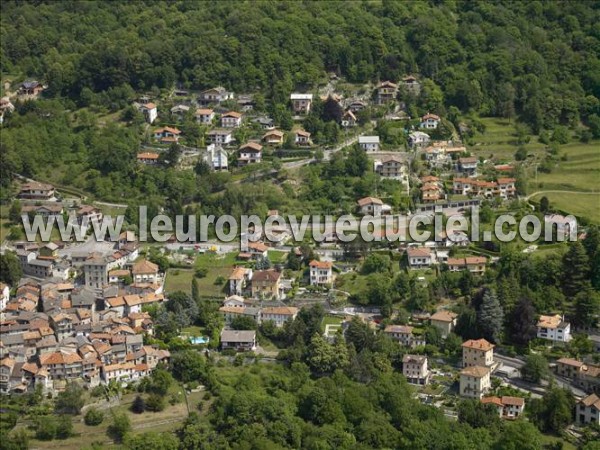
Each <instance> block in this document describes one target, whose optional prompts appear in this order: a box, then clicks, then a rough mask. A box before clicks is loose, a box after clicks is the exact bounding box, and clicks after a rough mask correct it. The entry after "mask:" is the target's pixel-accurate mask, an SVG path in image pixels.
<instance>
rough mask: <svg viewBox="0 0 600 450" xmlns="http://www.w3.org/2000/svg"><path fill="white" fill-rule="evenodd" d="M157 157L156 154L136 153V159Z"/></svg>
mask: <svg viewBox="0 0 600 450" xmlns="http://www.w3.org/2000/svg"><path fill="white" fill-rule="evenodd" d="M159 156H160V155H159V154H158V153H151V152H143V153H138V155H137V159H158V158H159Z"/></svg>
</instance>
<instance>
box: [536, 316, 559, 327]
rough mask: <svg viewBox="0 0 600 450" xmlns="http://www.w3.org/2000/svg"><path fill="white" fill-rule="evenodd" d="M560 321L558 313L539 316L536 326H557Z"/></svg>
mask: <svg viewBox="0 0 600 450" xmlns="http://www.w3.org/2000/svg"><path fill="white" fill-rule="evenodd" d="M561 322H562V317H561V316H560V315H559V314H556V315H554V316H540V319H539V320H538V323H537V326H538V327H541V328H558V326H559V325H560V323H561Z"/></svg>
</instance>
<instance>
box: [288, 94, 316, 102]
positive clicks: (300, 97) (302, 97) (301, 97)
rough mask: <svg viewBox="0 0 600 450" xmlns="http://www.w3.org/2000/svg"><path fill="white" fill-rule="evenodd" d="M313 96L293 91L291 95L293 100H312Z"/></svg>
mask: <svg viewBox="0 0 600 450" xmlns="http://www.w3.org/2000/svg"><path fill="white" fill-rule="evenodd" d="M312 98H313V95H312V94H299V93H293V94H291V95H290V99H291V100H312Z"/></svg>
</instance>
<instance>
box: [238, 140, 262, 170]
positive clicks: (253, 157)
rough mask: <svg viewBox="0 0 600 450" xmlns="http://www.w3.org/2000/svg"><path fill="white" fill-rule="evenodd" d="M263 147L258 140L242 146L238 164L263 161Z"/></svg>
mask: <svg viewBox="0 0 600 450" xmlns="http://www.w3.org/2000/svg"><path fill="white" fill-rule="evenodd" d="M262 148H263V146H262V145H260V144H259V143H257V142H248V143H246V144H244V145H242V146H241V147H240V156H239V157H238V164H240V165H243V166H245V165H248V164H256V163H259V162H261V161H262Z"/></svg>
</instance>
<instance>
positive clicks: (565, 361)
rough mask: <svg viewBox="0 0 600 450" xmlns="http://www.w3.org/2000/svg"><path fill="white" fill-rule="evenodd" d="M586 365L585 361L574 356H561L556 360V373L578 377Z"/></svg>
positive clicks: (562, 375)
mask: <svg viewBox="0 0 600 450" xmlns="http://www.w3.org/2000/svg"><path fill="white" fill-rule="evenodd" d="M584 367H585V363H583V362H581V361H578V360H576V359H572V358H560V359H559V360H557V361H556V373H557V374H558V375H560V376H561V377H567V378H577V377H579V375H580V374H581V372H583V368H584Z"/></svg>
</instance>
